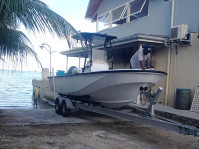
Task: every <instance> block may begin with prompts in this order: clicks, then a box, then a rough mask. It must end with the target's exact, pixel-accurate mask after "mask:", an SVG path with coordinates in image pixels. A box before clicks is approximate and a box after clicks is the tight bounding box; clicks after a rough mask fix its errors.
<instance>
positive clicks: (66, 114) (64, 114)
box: [61, 101, 71, 117]
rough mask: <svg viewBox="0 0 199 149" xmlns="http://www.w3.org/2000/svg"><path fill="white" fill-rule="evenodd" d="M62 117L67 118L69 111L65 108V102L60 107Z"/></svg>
mask: <svg viewBox="0 0 199 149" xmlns="http://www.w3.org/2000/svg"><path fill="white" fill-rule="evenodd" d="M61 110H62V116H64V117H69V116H70V113H71V110H70V109H69V108H68V107H67V106H66V102H65V101H64V102H63V103H62V106H61Z"/></svg>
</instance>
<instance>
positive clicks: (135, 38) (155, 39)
mask: <svg viewBox="0 0 199 149" xmlns="http://www.w3.org/2000/svg"><path fill="white" fill-rule="evenodd" d="M166 40H168V37H164V36H155V35H145V34H135V35H131V36H128V37H124V38H119V39H114V40H113V41H112V49H113V50H114V49H120V48H127V47H134V46H138V45H140V44H146V43H148V44H150V45H151V46H152V47H164V46H165V45H164V43H165V41H166ZM93 49H104V45H96V46H93ZM88 51H89V47H85V48H76V49H72V50H67V51H63V52H61V54H63V55H66V56H69V57H84V56H85V54H86V53H87V52H88Z"/></svg>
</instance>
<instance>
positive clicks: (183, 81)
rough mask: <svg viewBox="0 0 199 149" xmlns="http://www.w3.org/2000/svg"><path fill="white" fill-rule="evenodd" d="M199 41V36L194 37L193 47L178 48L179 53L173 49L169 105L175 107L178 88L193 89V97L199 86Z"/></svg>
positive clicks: (194, 35)
mask: <svg viewBox="0 0 199 149" xmlns="http://www.w3.org/2000/svg"><path fill="white" fill-rule="evenodd" d="M198 55H199V39H198V38H197V34H193V35H192V45H191V46H189V45H184V46H182V47H179V46H178V53H177V54H176V49H175V47H174V46H173V47H172V57H171V70H170V72H171V77H170V83H169V84H170V86H169V101H168V102H169V103H168V104H169V105H171V106H173V105H174V103H175V90H176V88H185V89H187V88H188V89H191V91H192V96H191V99H193V95H194V92H195V88H196V86H198V85H199V77H198V76H199V69H198V65H199V60H198Z"/></svg>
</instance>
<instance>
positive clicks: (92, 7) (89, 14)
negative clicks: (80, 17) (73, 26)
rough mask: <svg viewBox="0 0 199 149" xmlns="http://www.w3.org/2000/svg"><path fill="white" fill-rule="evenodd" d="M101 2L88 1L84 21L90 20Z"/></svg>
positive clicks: (96, 0) (98, 0)
mask: <svg viewBox="0 0 199 149" xmlns="http://www.w3.org/2000/svg"><path fill="white" fill-rule="evenodd" d="M101 2H102V0H89V4H88V7H87V10H86V15H85V18H86V19H92V18H93V17H94V15H95V13H96V11H97V9H98V8H99V6H100V4H101Z"/></svg>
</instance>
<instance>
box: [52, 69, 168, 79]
mask: <svg viewBox="0 0 199 149" xmlns="http://www.w3.org/2000/svg"><path fill="white" fill-rule="evenodd" d="M120 72H144V73H146V72H151V73H159V74H164V75H167V73H166V72H164V71H157V70H132V69H114V70H105V71H94V72H86V73H79V74H72V75H65V76H54V77H55V78H57V77H73V76H79V75H92V74H99V73H120ZM48 78H53V77H48Z"/></svg>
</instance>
